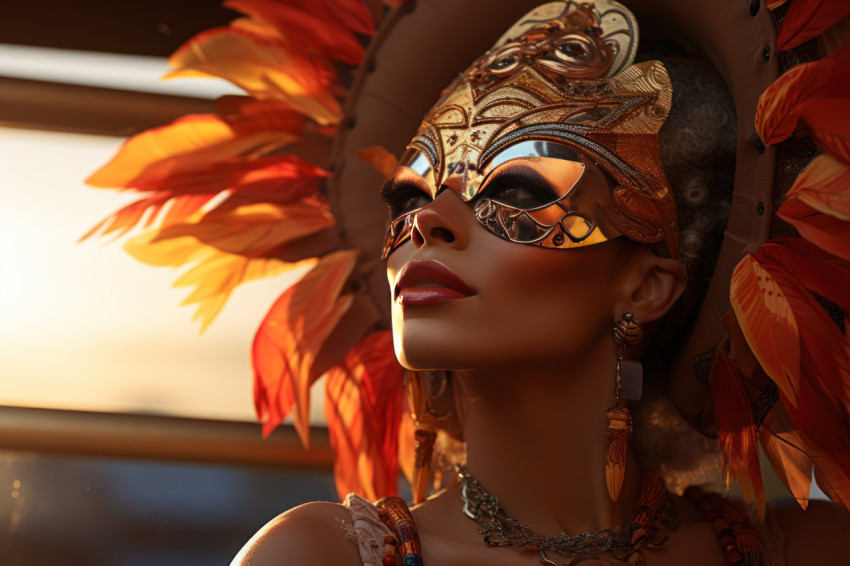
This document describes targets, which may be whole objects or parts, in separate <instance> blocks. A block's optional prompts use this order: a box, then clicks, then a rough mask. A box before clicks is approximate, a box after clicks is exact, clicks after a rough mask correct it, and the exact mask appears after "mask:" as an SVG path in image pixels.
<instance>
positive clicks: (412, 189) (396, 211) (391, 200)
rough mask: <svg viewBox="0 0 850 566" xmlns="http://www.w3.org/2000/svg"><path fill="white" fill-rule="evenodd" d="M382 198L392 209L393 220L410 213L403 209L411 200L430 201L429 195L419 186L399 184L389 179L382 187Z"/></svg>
mask: <svg viewBox="0 0 850 566" xmlns="http://www.w3.org/2000/svg"><path fill="white" fill-rule="evenodd" d="M381 198H382V199H383V201H384V204H386V205H387V208H389V209H390V214H391V215H392V217H393V218H397V217H398V216H401V215H402V214H404V213H405V212H409V211H408V210H403V209H404V204H405V203H406V202H408V201H410V200H411V199H415V198H423V199H428V200H430V199H429V197H428V195H426V194H425V193H423V192H422V191H421V190H419V188H418V187H417V186H415V185H413V184H411V183H406V182H398V181H396V180H395V179H388V180H387V181H385V182H384V184H383V185H382V186H381ZM417 208H418V207H417Z"/></svg>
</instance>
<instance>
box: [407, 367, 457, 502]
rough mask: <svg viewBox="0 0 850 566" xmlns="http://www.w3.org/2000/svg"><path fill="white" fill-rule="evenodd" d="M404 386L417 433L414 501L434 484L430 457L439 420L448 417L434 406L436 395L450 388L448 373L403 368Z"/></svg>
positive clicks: (438, 396)
mask: <svg viewBox="0 0 850 566" xmlns="http://www.w3.org/2000/svg"><path fill="white" fill-rule="evenodd" d="M404 388H405V391H406V392H407V402H408V406H409V407H410V412H411V416H412V417H413V422H414V424H415V425H416V431H415V433H414V443H415V444H414V467H413V503H414V504H417V503H421V502H422V501H424V500H425V495H426V494H427V492H428V486H429V485H430V484H431V475H432V474H431V461H432V459H433V453H434V441H435V440H436V439H437V430H436V429H437V423H438V422H439V421H441V420H444V419H445V418H447V416H448V415H447V414H441V413H440V411H439V410H437V408H436V407H435V405H437V404H438V403H437V402H436V401H437V399H440V398H442V397H443V396H444V395H445V394H446V392H447V390H448V374H447V373H446V372H444V371H412V370H407V371H405V372H404Z"/></svg>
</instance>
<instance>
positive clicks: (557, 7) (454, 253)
mask: <svg viewBox="0 0 850 566" xmlns="http://www.w3.org/2000/svg"><path fill="white" fill-rule="evenodd" d="M618 18H619V19H618ZM612 20H613V22H612ZM635 28H636V25H635V22H634V21H633V20H632V19H631V15H630V14H629V13H628V12H627V11H626V10H625V9H623V8H622V7H621V6H619V5H617V4H614V3H609V2H603V1H599V2H597V3H596V5H595V6H594V5H580V6H576V5H572V4H567V3H552V4H549V5H544V6H542V7H540V8H538V9H537V10H535V11H533V12H531V13H529V14H528V15H526V16H525V17H524V18H522V19H520V21H519V22H518V24H516V25H515V26H514V28H512V29H511V30H510V31H508V32H507V33H506V34H505V35H504V36H503V37H502V39H500V40H499V41H498V42H497V44H496V46H494V48H493V49H491V50H490V51H488V52H487V53H486V54H485V55H484V56H482V57H481V58H479V59H478V60H477V61H476V62H475V63H473V65H472V66H471V67H470V69H469V70H468V71H467V72H466V73H464V74H462V75H461V76H460V77H459V78H458V79H457V80H456V81H455V82H454V83H453V84H452V85H451V86H450V87H449V88H448V89H447V90H446V91H444V94H443V96H442V98H441V100H440V102H438V104H437V105H436V106H435V107H434V108H433V109H432V110H431V112H429V113H428V115H426V117H425V119H424V122H423V125H422V126H421V127H420V130H419V133H418V134H417V136H416V137H415V138H414V140H413V141H412V142H411V144H410V145H409V146H408V150H407V152H406V154H405V155H404V156H403V157H402V159H401V165H400V166H399V167H398V168H397V169H396V170H395V172H394V173H393V175H392V176H391V178H390V179H389V181H388V182H387V183H386V184H385V187H384V196H385V199H386V201H387V203H388V206H389V208H390V211H391V220H392V221H391V226H390V228H389V232H388V239H387V245H386V248H385V255H386V256H387V277H388V280H389V283H390V287H391V290H392V298H393V302H392V320H393V333H394V339H395V349H396V354H397V356H398V359H399V361H400V362H401V363H402V365H403V366H405V367H406V368H408V369H410V370H430V369H434V368H439V369H446V370H451V374H452V376H453V378H454V381H455V387H456V388H455V395H456V396H458V397H459V404H460V407H459V409H458V411H459V413H460V415H461V418H460V421H461V422H460V428H461V431H462V438H463V439H464V441H465V443H466V458H465V460H466V463H465V466H463V467H459V468H458V472H457V476H458V480H459V481H457V482H455V481H451V480H450V481H448V482H447V486H446V488H445V489H443V490H442V491H441V492H440V493H438V494H437V495H435V496H434V497H432V498H430V499H428V500H427V501H425V502H424V503H422V504H420V505H418V506H417V507H415V508H414V509H413V510H412V520H413V521H414V522H415V525H416V530H417V531H418V537H419V539H420V540H421V556H422V557H425V562H426V563H428V564H471V563H479V562H481V563H484V562H486V563H488V564H515V563H520V562H523V561H524V562H528V563H531V562H532V561H540V562H543V563H548V564H556V563H568V564H572V563H576V562H577V561H583V560H589V561H590V562H588V563H600V562H596V561H597V560H598V561H601V563H621V562H620V561H622V563H625V562H626V561H628V563H642V561H643V560H645V561H646V563H648V564H700V565H702V564H705V565H715V564H716V565H720V564H726V563H729V564H732V563H745V564H756V563H758V559H757V558H755V556H758V557H760V559H761V563H767V564H786V563H787V564H811V563H839V562H840V561H841V560H842V556H843V554H844V553H843V552H842V550H841V548H840V547H841V545H840V540H841V536H842V535H846V534H847V533H850V520H848V517H847V516H846V515H845V514H844V513H842V512H841V511H839V510H838V509H837V508H835V507H834V506H832V505H830V504H826V503H821V502H813V503H811V504H810V506H809V509H808V511H807V512H806V515H805V520H803V517H802V511H801V510H800V509H799V508H796V506H795V505H788V504H786V503H783V502H776V503H771V505H770V507H769V509H768V511H767V518H768V522H767V526H766V527H761V528H760V538H761V544H760V545H758V548H757V549H753V550H751V555H750V556H747V555H746V554H745V555H744V556H743V558H742V556H741V554H742V553H743V550H742V547H745V546H746V545H743V544H742V540H743V539H744V538H746V537H745V536H744V535H740V534H736V535H735V537H734V539H729V538H728V537H727V539H726V542H724V543H723V544H721V543H718V540H717V537H720V536H722V535H721V534H720V533H716V532H715V530H713V528H712V521H711V519H712V515H710V514H707V513H706V512H705V510H704V509H703V510H702V512H701V508H702V507H703V506H704V504H705V502H706V499H705V498H702V499H701V498H700V497H699V495H694V494H693V493H692V494H691V495H690V496H689V497H687V498H685V497H672V496H670V500H669V501H670V503H669V505H670V508H666V507H664V506H665V505H668V504H667V503H666V502H665V501H656V508H654V509H653V511H652V519H651V520H650V521H649V522H648V524H647V525H645V526H646V532H641V533H639V535H637V536H633V535H634V533H635V529H634V528H632V529H631V530H628V531H627V532H628V535H631V536H628V537H626V539H625V542H624V541H623V540H619V541H618V540H615V541H614V542H611V539H612V538H613V539H618V536H620V539H622V536H621V535H620V533H619V532H615V533H614V534H613V535H612V534H611V533H610V531H608V532H606V531H605V529H613V530H615V531H618V530H621V529H624V526H627V525H629V523H630V522H633V521H636V518H635V517H636V515H635V513H636V511H635V509H636V508H637V507H638V506H639V499H640V501H641V502H644V503H645V502H646V501H647V499H646V497H647V496H646V493H647V491H648V490H649V489H650V488H649V487H648V486H651V485H652V482H653V476H651V475H645V476H644V478H643V479H642V478H641V475H642V474H641V466H639V465H638V464H637V462H636V461H635V458H634V456H633V454H632V451H631V450H630V449H629V450H628V451H627V456H626V458H625V462H614V463H612V462H611V450H612V447H611V443H612V439H613V438H616V437H617V432H616V431H617V430H618V426H619V423H621V422H622V421H621V420H618V419H620V415H626V417H625V420H626V424H625V425H623V426H625V427H626V428H628V427H631V420H630V418H629V417H628V411H627V410H619V411H618V410H617V409H625V408H624V406H623V405H624V403H622V401H621V400H620V394H621V390H622V388H623V385H624V384H623V383H622V382H623V381H624V380H626V379H630V380H635V379H637V380H639V379H640V378H639V377H634V376H631V375H629V376H627V375H626V371H627V370H626V368H627V367H629V368H632V367H633V366H634V364H633V363H632V365H631V366H629V365H628V362H629V360H624V359H623V353H624V352H625V351H626V350H627V348H628V352H629V354H630V355H629V356H628V357H630V358H635V357H636V358H638V359H640V358H643V357H644V354H645V353H646V342H650V341H651V338H652V336H650V335H652V334H657V333H658V332H659V331H660V323H661V322H662V321H663V320H664V319H665V317H666V316H667V315H668V313H669V312H670V311H671V309H672V308H673V307H674V305H676V304H677V301H678V300H679V298H680V297H681V295H682V293H683V292H684V291H685V288H686V286H687V279H686V276H685V272H684V270H683V267H682V262H681V261H680V258H679V253H678V247H679V226H678V219H677V215H676V214H675V211H673V210H672V208H673V206H674V204H673V195H672V193H671V191H670V189H669V188H668V185H667V182H666V179H665V177H664V173H663V172H661V163H660V157H659V153H658V149H657V144H658V142H657V137H656V134H657V132H658V129H659V128H660V126H661V124H662V123H663V121H664V118H665V117H666V115H667V110H668V109H669V104H670V95H671V93H670V83H669V80H668V79H667V73H666V72H665V70H664V67H663V65H661V64H660V63H658V62H652V61H650V62H644V63H641V64H639V65H636V66H632V64H631V63H632V61H631V58H632V57H633V56H634V53H635V51H636V47H637V46H636V45H635V42H636V35H637V34H636V31H633V30H634V29H635ZM675 89H676V86H675V82H674V86H673V90H675ZM682 104H687V103H682ZM668 143H669V142H668ZM666 153H667V154H668V155H669V154H670V150H668V151H667V152H666ZM664 165H667V166H668V170H669V167H670V166H671V165H670V164H669V162H668V163H665V164H664ZM683 192H684V190H683V189H680V190H679V195H677V196H679V197H680V198H683V197H682V193H683ZM682 206H683V207H684V206H686V205H682ZM679 216H682V215H681V214H680V215H679ZM687 228H688V229H693V226H688V227H687ZM703 230H706V228H705V227H703ZM627 313H628V314H627ZM636 321H640V323H642V324H643V325H644V326H645V328H647V332H646V334H647V336H646V337H644V338H643V340H640V337H639V336H638V334H637V333H636V332H634V331H632V336H633V337H634V339H633V340H627V339H626V338H624V337H621V338H620V339H619V340H617V339H612V331H611V329H612V327H616V326H617V324H618V323H619V324H620V326H621V328H624V329H625V331H624V334H629V331H630V330H632V329H635V328H637V327H639V326H640V324H639V323H637V322H636ZM615 335H616V332H615ZM630 346H631V347H630ZM614 376H616V379H615V377H614ZM627 387H628V386H627ZM615 397H616V401H615ZM612 405H614V407H612ZM615 408H616V409H615ZM612 409H614V410H613V411H612ZM606 410H607V411H608V412H607V416H608V420H607V421H606V418H605V416H606ZM612 415H613V416H612ZM606 425H607V426H608V427H609V428H608V431H609V432H608V441H607V443H606V441H605V439H604V438H603V435H602V434H601V433H600V431H603V430H605V428H606ZM637 434H641V431H640V430H638V431H637ZM644 434H646V433H644ZM630 435H631V431H630V430H629V431H628V436H630ZM615 459H616V458H615ZM603 462H606V466H607V470H605V471H603V465H602V463H603ZM623 468H624V471H623ZM620 483H621V485H620ZM483 486H486V488H485V487H483ZM490 495H492V496H495V497H496V498H497V499H498V503H497V507H501V509H500V510H499V512H497V513H496V515H488V513H487V511H486V502H487V498H488V497H489V496H490ZM650 499H651V498H650ZM659 499H661V500H665V499H666V498H665V497H661V498H659ZM347 505H348V506H349V507H351V508H352V510H351V513H350V512H349V510H347V509H345V507H343V506H340V505H336V504H331V503H315V504H308V505H305V506H302V507H299V508H296V509H293V510H292V511H290V512H288V513H285V514H283V515H282V516H280V517H279V518H277V519H276V520H274V521H273V522H272V523H270V524H269V525H267V526H266V527H265V528H264V529H263V530H261V531H260V532H259V533H258V534H257V536H256V537H255V538H254V539H253V540H252V541H251V542H250V543H249V544H248V545H247V546H246V547H245V549H243V551H242V552H241V553H240V555H239V556H238V557H237V559H236V560H235V562H234V563H236V564H245V565H252V566H253V565H264V564H273V563H278V562H279V561H280V560H285V561H286V562H287V563H292V564H328V563H334V564H352V565H356V564H359V563H365V564H373V563H374V564H377V563H378V561H379V560H383V563H384V564H391V563H396V561H398V563H402V560H405V561H404V563H405V564H408V563H409V564H415V563H418V562H416V560H417V558H418V557H417V554H416V553H415V552H414V553H410V552H409V548H410V547H408V546H406V545H405V540H407V544H408V545H412V544H413V542H411V541H412V540H414V539H412V538H407V539H405V536H408V537H410V535H409V523H406V522H405V521H406V520H407V518H406V517H405V516H404V515H403V514H404V509H403V508H402V509H401V510H399V509H398V508H395V507H393V506H392V502H390V504H389V505H385V506H384V507H382V506H381V504H379V509H380V510H381V512H382V513H384V514H385V515H386V514H387V513H388V514H389V515H390V516H391V517H392V516H393V514H394V513H400V514H402V516H401V525H402V527H400V528H399V530H398V531H397V532H393V530H391V529H385V530H384V529H381V524H380V522H376V521H375V520H374V519H375V517H376V516H377V515H376V514H374V513H371V514H370V512H369V511H368V510H365V511H364V510H360V509H366V505H367V504H366V502H365V500H362V499H356V498H349V500H348V501H347ZM482 507H484V508H485V511H481V508H482ZM662 507H664V508H662ZM739 512H742V511H741V510H740V509H739ZM464 515H466V516H464ZM729 516H734V511H730V512H729V513H728V514H727V515H726V516H725V517H726V519H727V520H728V519H729ZM714 517H715V518H714V523H715V524H716V523H717V521H718V520H719V519H717V518H716V516H714ZM674 518H677V521H676V520H675V519H674ZM738 518H739V520H741V521H743V522H748V521H747V520H746V519H741V518H740V517H738ZM470 519H472V520H470ZM353 521H355V522H360V523H363V524H369V523H370V522H371V523H373V525H372V527H366V526H358V525H354V526H352V522H353ZM516 521H518V522H520V523H525V525H527V528H525V527H523V526H518V524H517V523H516ZM657 521H658V522H661V521H666V522H667V523H668V527H669V526H670V525H671V524H672V525H673V526H674V528H675V530H672V531H670V532H669V533H667V532H666V531H663V529H662V528H660V527H657V525H656V524H655V523H656V522H657ZM388 522H389V523H392V521H388ZM676 522H677V523H678V525H677V526H676ZM398 525H399V523H398V522H396V526H397V527H398ZM405 526H407V527H408V534H407V535H405V530H404V527H405ZM727 527H728V525H727ZM750 528H752V527H750ZM370 529H374V530H370ZM721 530H722V529H721ZM536 533H540V535H539V536H538V535H537V534H536ZM556 533H568V535H563V536H561V539H560V540H555V538H554V537H553V538H547V537H551V536H552V535H555V534H556ZM482 534H485V535H489V537H490V538H489V540H490V542H491V544H486V542H487V537H486V536H485V541H484V542H482ZM727 534H728V533H727ZM747 535H748V536H753V535H755V531H754V530H752V531H750V532H748V533H747ZM668 536H669V540H665V539H666V538H667V537H668ZM382 537H388V538H386V539H385V540H384V539H383V538H382ZM647 537H648V538H647ZM641 538H643V539H647V540H648V541H649V543H650V544H652V543H656V544H658V545H659V546H658V548H657V549H652V548H650V549H647V550H644V546H645V543H646V541H645V540H644V541H641V542H640V543H638V544H635V542H636V540H637V539H641ZM370 540H371V545H372V549H371V550H370ZM729 540H733V543H734V544H731V545H730V544H729ZM721 541H723V539H721ZM496 542H498V543H499V544H504V545H507V546H514V547H516V548H517V549H518V550H521V551H523V552H524V553H518V552H515V551H509V550H503V549H500V548H495V547H494V546H493V545H492V544H495V543H496ZM353 543H354V544H353ZM381 543H384V544H381ZM358 545H359V548H358ZM587 546H589V547H590V548H587ZM731 547H734V550H733V549H732V548H731ZM405 549H407V551H406V550H405ZM358 550H359V553H358ZM382 557H383V558H382ZM742 560H743V562H741V561H742Z"/></svg>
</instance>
